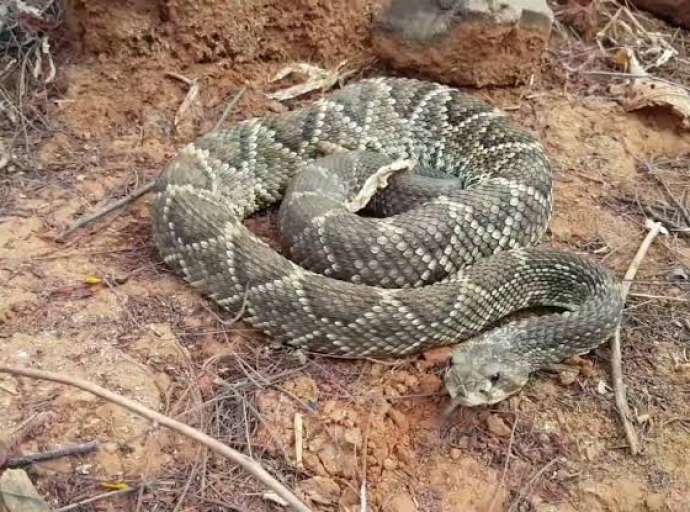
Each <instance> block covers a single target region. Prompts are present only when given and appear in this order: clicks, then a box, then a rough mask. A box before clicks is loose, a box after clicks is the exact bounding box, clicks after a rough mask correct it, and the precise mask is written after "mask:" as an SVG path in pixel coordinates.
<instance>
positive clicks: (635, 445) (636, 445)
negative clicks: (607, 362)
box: [611, 222, 664, 455]
mask: <svg viewBox="0 0 690 512" xmlns="http://www.w3.org/2000/svg"><path fill="white" fill-rule="evenodd" d="M647 227H648V228H649V232H648V233H647V236H646V237H645V239H644V240H643V241H642V244H640V248H639V249H638V250H637V254H635V257H634V258H633V260H632V262H631V263H630V266H629V267H628V271H627V272H626V273H625V276H624V277H623V290H622V294H623V300H624V301H625V299H626V298H627V296H628V292H629V291H630V286H631V285H632V281H633V279H634V278H635V275H636V274H637V270H638V269H639V268H640V264H641V263H642V260H643V259H644V257H645V255H646V254H647V251H648V250H649V246H650V245H651V244H652V241H653V240H654V239H655V238H656V236H657V235H658V234H659V233H660V232H662V230H664V228H663V226H662V225H661V223H659V222H649V223H648V224H647ZM611 377H612V380H613V393H614V396H615V400H616V409H618V415H619V416H620V420H621V423H622V424H623V430H624V431H625V437H626V438H627V440H628V446H629V447H630V452H631V453H632V454H633V455H637V454H638V453H639V451H640V441H639V438H638V437H637V433H636V432H635V429H634V428H633V426H632V423H631V421H630V416H631V413H630V408H629V406H628V399H627V398H626V396H625V384H624V383H623V365H622V356H621V328H620V325H618V327H617V328H616V333H615V334H614V336H613V340H612V341H611Z"/></svg>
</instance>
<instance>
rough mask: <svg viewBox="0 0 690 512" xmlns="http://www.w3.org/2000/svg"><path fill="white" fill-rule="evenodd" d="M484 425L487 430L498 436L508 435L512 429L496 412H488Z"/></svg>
mask: <svg viewBox="0 0 690 512" xmlns="http://www.w3.org/2000/svg"><path fill="white" fill-rule="evenodd" d="M486 426H487V427H488V428H489V431H490V432H491V433H492V434H494V435H497V436H498V437H510V434H511V433H512V431H513V430H512V429H511V428H510V427H509V426H508V425H507V424H506V422H505V421H504V420H503V418H501V417H500V416H498V415H496V414H490V415H489V416H488V417H487V418H486Z"/></svg>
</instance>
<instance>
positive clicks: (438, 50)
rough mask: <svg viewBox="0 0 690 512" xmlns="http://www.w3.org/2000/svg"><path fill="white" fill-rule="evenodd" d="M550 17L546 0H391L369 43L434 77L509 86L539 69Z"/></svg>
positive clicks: (405, 65)
mask: <svg viewBox="0 0 690 512" xmlns="http://www.w3.org/2000/svg"><path fill="white" fill-rule="evenodd" d="M458 6H459V7H458ZM552 21H553V12H552V11H551V9H550V8H549V6H548V5H547V4H546V1H545V0H512V1H510V2H501V3H498V2H493V1H491V0H473V1H471V2H439V1H438V0H390V1H389V3H388V6H387V7H386V8H384V9H383V10H382V11H381V14H380V15H379V16H378V17H377V19H376V20H375V23H374V28H373V31H372V44H373V46H374V49H375V51H376V52H377V53H378V55H379V56H380V57H381V58H382V59H384V60H386V61H387V62H388V63H390V64H391V65H392V66H394V67H396V68H398V69H401V70H408V69H411V70H414V72H415V73H419V74H422V75H424V76H427V77H430V78H432V79H434V80H436V81H441V82H445V83H450V84H453V85H473V86H479V87H482V86H485V85H512V84H515V83H517V82H526V81H527V80H528V79H529V77H530V76H531V75H533V74H535V73H538V70H539V62H540V59H541V56H542V53H543V52H544V50H545V49H546V46H547V43H548V40H549V37H550V34H551V24H552Z"/></svg>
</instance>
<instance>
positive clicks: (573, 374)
mask: <svg viewBox="0 0 690 512" xmlns="http://www.w3.org/2000/svg"><path fill="white" fill-rule="evenodd" d="M578 373H579V372H577V371H571V370H564V371H562V372H559V373H558V381H559V382H560V383H561V384H563V385H564V386H570V385H571V384H573V383H575V381H576V380H577V375H578Z"/></svg>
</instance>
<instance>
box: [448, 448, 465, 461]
mask: <svg viewBox="0 0 690 512" xmlns="http://www.w3.org/2000/svg"><path fill="white" fill-rule="evenodd" d="M460 457H462V450H458V449H457V448H451V449H450V458H451V459H453V460H458V459H459V458H460Z"/></svg>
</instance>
